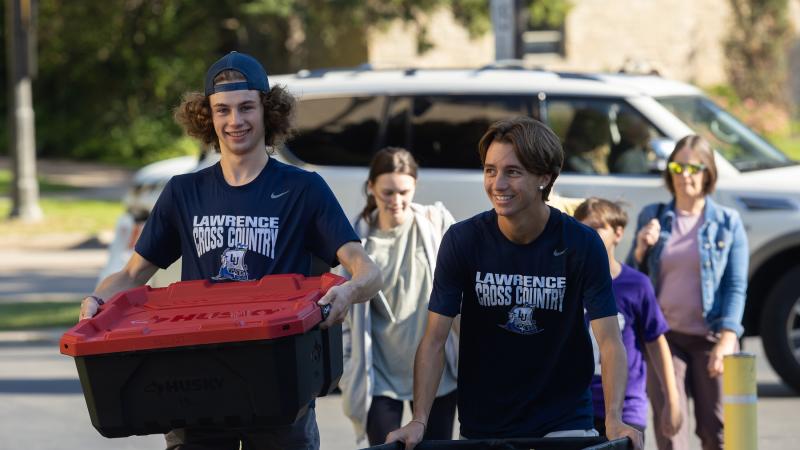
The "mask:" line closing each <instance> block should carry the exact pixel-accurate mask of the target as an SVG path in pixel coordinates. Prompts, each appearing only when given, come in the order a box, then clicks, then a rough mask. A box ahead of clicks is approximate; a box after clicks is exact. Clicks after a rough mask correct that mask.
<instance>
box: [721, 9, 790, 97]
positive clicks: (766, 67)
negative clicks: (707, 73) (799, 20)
mask: <svg viewBox="0 0 800 450" xmlns="http://www.w3.org/2000/svg"><path fill="white" fill-rule="evenodd" d="M730 5H731V10H732V12H733V23H732V26H731V33H730V36H729V38H728V40H727V42H726V43H725V49H726V55H727V64H728V74H729V76H730V80H731V84H732V85H733V87H734V89H735V90H736V92H737V94H738V95H739V97H740V98H742V99H745V100H748V99H749V100H751V101H756V102H764V103H767V104H773V105H780V106H783V107H786V106H788V105H787V99H788V96H787V78H786V77H787V74H788V69H787V67H788V60H787V59H788V56H787V53H788V46H789V43H790V40H791V37H792V33H793V30H792V25H791V22H790V19H789V4H788V0H730Z"/></svg>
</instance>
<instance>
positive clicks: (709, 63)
mask: <svg viewBox="0 0 800 450" xmlns="http://www.w3.org/2000/svg"><path fill="white" fill-rule="evenodd" d="M791 12H792V17H793V22H794V23H795V28H796V29H797V30H800V0H791ZM730 14H731V11H730V7H729V3H728V0H573V8H572V10H571V11H570V13H569V15H568V17H567V21H566V24H565V54H564V55H563V56H558V55H535V56H534V55H529V56H528V57H527V58H526V59H529V60H530V61H531V62H532V63H533V64H536V65H541V66H543V67H546V68H549V69H553V70H574V71H617V70H619V69H620V68H621V67H623V66H625V65H626V64H627V65H628V66H634V67H639V68H643V69H646V68H648V67H652V68H655V69H656V70H658V71H659V73H661V74H662V75H664V76H665V77H669V78H674V79H678V80H683V81H688V82H691V83H694V84H698V85H700V86H709V85H714V84H719V83H724V82H725V81H726V76H725V55H724V50H723V42H724V40H725V38H726V36H727V32H728V31H727V30H728V27H729V23H730ZM426 20H427V25H428V38H429V39H430V41H431V42H432V43H433V45H434V46H433V48H432V49H431V50H429V51H427V52H425V53H423V54H421V55H420V54H417V47H416V36H417V34H418V33H419V29H418V27H417V26H416V25H414V24H409V25H404V24H402V23H401V22H400V21H398V22H396V23H394V24H392V25H391V26H389V27H387V28H386V29H382V30H372V31H371V32H370V36H369V38H368V40H369V45H368V55H369V56H368V57H369V62H370V63H372V64H373V65H374V66H376V67H403V68H405V67H480V66H482V65H485V64H488V63H490V62H491V61H492V60H493V59H494V39H493V37H492V34H491V32H489V33H487V34H486V35H484V36H481V37H478V38H475V39H473V38H470V36H469V34H468V33H467V32H466V30H464V29H463V28H462V27H461V26H460V25H459V24H458V23H457V22H456V21H455V19H454V18H453V16H452V14H451V13H450V12H449V11H448V10H446V9H443V10H440V11H438V12H436V13H434V14H432V15H431V16H430V17H429V18H427V19H426ZM798 42H799V43H800V39H799V40H798ZM795 55H800V44H798V46H797V47H796V48H795V51H794V52H793V55H792V56H793V58H792V59H793V63H794V67H795V68H796V67H800V62H798V61H800V56H795ZM792 84H793V85H795V89H794V90H795V91H796V92H799V93H800V81H794V80H793V83H792ZM798 95H800V94H798Z"/></svg>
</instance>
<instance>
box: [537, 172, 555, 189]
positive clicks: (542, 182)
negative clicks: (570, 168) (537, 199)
mask: <svg viewBox="0 0 800 450" xmlns="http://www.w3.org/2000/svg"><path fill="white" fill-rule="evenodd" d="M552 179H553V176H552V175H550V174H549V173H546V174H544V175H539V184H538V185H539V186H544V187H545V188H546V187H547V186H549V185H550V180H552ZM541 190H544V188H543V189H541Z"/></svg>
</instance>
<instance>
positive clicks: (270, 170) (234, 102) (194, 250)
mask: <svg viewBox="0 0 800 450" xmlns="http://www.w3.org/2000/svg"><path fill="white" fill-rule="evenodd" d="M293 109H294V99H293V98H292V96H291V95H290V94H289V93H288V92H287V91H286V90H284V89H283V88H281V87H280V86H274V87H272V88H270V86H269V83H268V80H267V74H266V72H265V71H264V68H263V67H262V66H261V64H260V63H259V62H258V61H257V60H255V59H254V58H253V57H251V56H249V55H245V54H243V53H237V52H231V53H229V54H228V55H226V56H224V57H223V58H221V59H220V60H219V61H217V62H216V63H214V64H213V65H212V66H211V68H210V69H209V70H208V72H207V73H206V78H205V92H204V93H189V94H187V95H186V96H185V97H184V100H183V103H182V104H181V105H180V106H179V107H178V109H177V110H176V114H175V116H176V119H177V120H178V122H180V123H181V125H183V126H184V128H185V129H186V131H187V133H188V134H189V135H191V136H193V137H196V138H198V139H200V140H201V141H203V143H205V144H208V145H214V146H215V147H216V148H217V149H218V150H219V151H220V154H221V155H220V161H219V163H217V164H215V165H213V166H211V167H209V168H207V169H203V170H201V171H198V172H196V173H191V174H186V175H179V176H176V177H173V178H172V179H171V180H170V181H169V183H167V185H166V186H165V188H164V191H163V192H162V194H161V196H160V197H159V199H158V202H157V203H156V206H155V207H154V208H153V211H152V214H151V215H150V217H149V219H148V220H147V223H146V225H145V227H144V230H143V231H142V235H141V237H140V238H139V240H138V242H137V243H136V249H135V252H134V254H133V256H132V257H131V259H130V260H129V261H128V263H127V264H126V266H125V268H123V269H122V271H120V272H117V273H115V274H112V275H110V276H109V277H107V278H106V279H104V280H103V281H101V282H100V283H99V285H98V286H97V288H96V290H95V292H94V294H93V295H91V296H89V297H87V298H86V299H84V300H83V303H82V305H81V319H83V318H87V317H91V316H93V315H94V314H95V313H96V312H97V308H98V306H99V305H100V304H102V303H103V300H102V299H104V298H105V299H108V298H110V297H112V296H113V295H114V294H116V293H117V292H120V291H123V290H126V289H130V288H133V287H136V286H140V285H143V284H144V283H146V282H147V280H148V279H150V277H151V276H152V275H153V274H154V273H155V271H156V270H157V269H158V268H159V267H160V268H166V267H168V266H169V265H170V264H172V263H173V262H175V261H176V260H177V259H178V258H179V257H182V258H183V264H182V273H181V279H182V280H197V279H213V280H217V281H245V280H254V279H258V278H261V277H262V276H264V275H268V274H279V273H299V274H304V275H309V274H310V271H311V264H312V257H313V256H316V257H318V258H320V259H322V260H323V261H325V262H327V263H328V264H330V265H331V266H336V265H337V264H338V263H339V262H341V264H342V265H343V266H344V267H345V268H346V269H347V271H348V272H349V273H350V274H352V278H351V279H350V280H349V281H348V282H346V283H344V284H342V285H340V286H336V287H333V288H331V289H330V290H328V292H327V294H326V295H325V296H324V297H323V298H322V299H320V301H319V303H320V304H321V305H323V304H330V305H331V311H330V314H329V316H328V319H327V320H326V321H325V322H324V323H323V324H322V326H323V327H328V326H331V325H333V324H336V323H340V322H341V321H342V320H343V319H344V317H345V315H346V314H347V311H348V308H349V306H350V305H351V304H352V303H356V302H363V301H366V300H368V299H370V298H372V297H373V296H374V295H375V294H376V293H377V291H378V289H379V288H380V282H381V276H380V271H379V270H378V268H377V267H376V266H375V265H374V264H373V263H372V261H371V260H370V259H369V257H368V256H367V254H366V253H365V252H364V249H363V248H362V246H361V244H360V241H359V238H358V236H357V235H356V234H355V232H354V231H353V228H352V226H351V225H350V223H349V221H348V220H347V217H345V215H344V212H343V211H342V208H341V206H339V203H338V202H337V200H336V198H335V197H334V195H333V192H331V190H330V188H329V187H328V186H327V184H326V183H325V182H324V181H323V180H322V178H321V177H320V176H319V175H318V174H316V173H313V172H307V171H304V170H301V169H298V168H296V167H293V166H289V165H287V164H284V163H281V162H280V161H277V160H276V159H274V158H271V157H270V155H269V153H268V149H269V148H272V147H274V146H276V145H280V143H281V142H282V140H283V139H284V138H285V137H286V136H287V134H288V133H289V129H290V123H291V118H292V113H293ZM240 443H241V445H243V446H244V447H243V448H245V449H276V450H277V449H281V450H284V449H304V450H305V449H317V448H319V432H318V429H317V424H316V416H315V412H314V408H313V405H312V406H311V407H310V408H309V409H308V413H306V414H305V415H304V416H303V417H301V418H299V419H298V420H297V421H296V422H295V424H293V425H291V426H285V427H273V428H262V429H255V430H245V431H241V430H218V429H216V430H208V429H203V428H182V429H177V430H173V431H171V432H170V433H168V434H167V448H168V449H188V448H191V449H206V448H207V449H239V448H240V447H239V446H240Z"/></svg>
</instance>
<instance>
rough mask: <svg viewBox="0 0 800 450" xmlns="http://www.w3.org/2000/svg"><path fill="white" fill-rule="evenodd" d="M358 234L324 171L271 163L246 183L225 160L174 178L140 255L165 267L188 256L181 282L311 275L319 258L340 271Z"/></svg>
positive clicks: (153, 217)
mask: <svg viewBox="0 0 800 450" xmlns="http://www.w3.org/2000/svg"><path fill="white" fill-rule="evenodd" d="M358 240H359V239H358V236H357V235H356V233H355V231H353V227H352V226H351V225H350V222H349V221H348V220H347V217H346V216H345V214H344V212H343V211H342V207H341V206H340V205H339V202H338V201H337V200H336V197H335V196H334V195H333V192H331V190H330V188H329V187H328V185H327V184H326V183H325V181H324V180H323V179H322V177H320V176H319V175H318V174H316V173H314V172H308V171H305V170H302V169H299V168H297V167H294V166H290V165H288V164H284V163H282V162H280V161H277V160H275V159H274V158H270V159H269V161H268V163H267V165H266V166H265V167H264V169H263V170H262V171H261V173H260V174H259V175H258V176H257V177H256V178H255V179H254V180H253V181H251V182H250V183H248V184H246V185H243V186H231V185H229V184H228V183H227V182H226V181H225V179H224V177H223V174H222V168H221V167H220V165H219V163H217V164H215V165H213V166H211V167H208V168H206V169H203V170H201V171H199V172H196V173H191V174H186V175H179V176H175V177H173V178H172V179H171V180H170V181H169V183H167V185H166V187H165V188H164V191H163V192H162V193H161V196H160V197H159V198H158V202H156V206H155V208H153V212H152V214H151V215H150V218H149V219H148V220H147V223H146V224H145V227H144V230H143V231H142V235H141V236H140V237H139V241H138V242H137V243H136V252H137V253H139V254H140V255H142V256H143V257H144V258H145V259H147V260H148V261H150V262H152V263H153V264H155V265H157V266H159V267H161V268H166V267H168V266H169V265H170V264H172V263H173V262H175V260H177V259H178V258H179V257H181V256H183V271H182V273H181V279H182V280H198V279H215V280H236V281H242V280H254V279H258V278H261V277H262V276H264V275H268V274H279V273H299V274H303V275H309V274H310V270H311V262H312V255H315V256H317V257H319V258H320V259H322V260H323V261H325V262H326V263H328V264H330V265H331V266H335V265H336V264H338V263H337V262H336V251H337V250H338V249H339V247H341V246H342V245H344V244H345V243H347V242H350V241H355V242H358Z"/></svg>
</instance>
